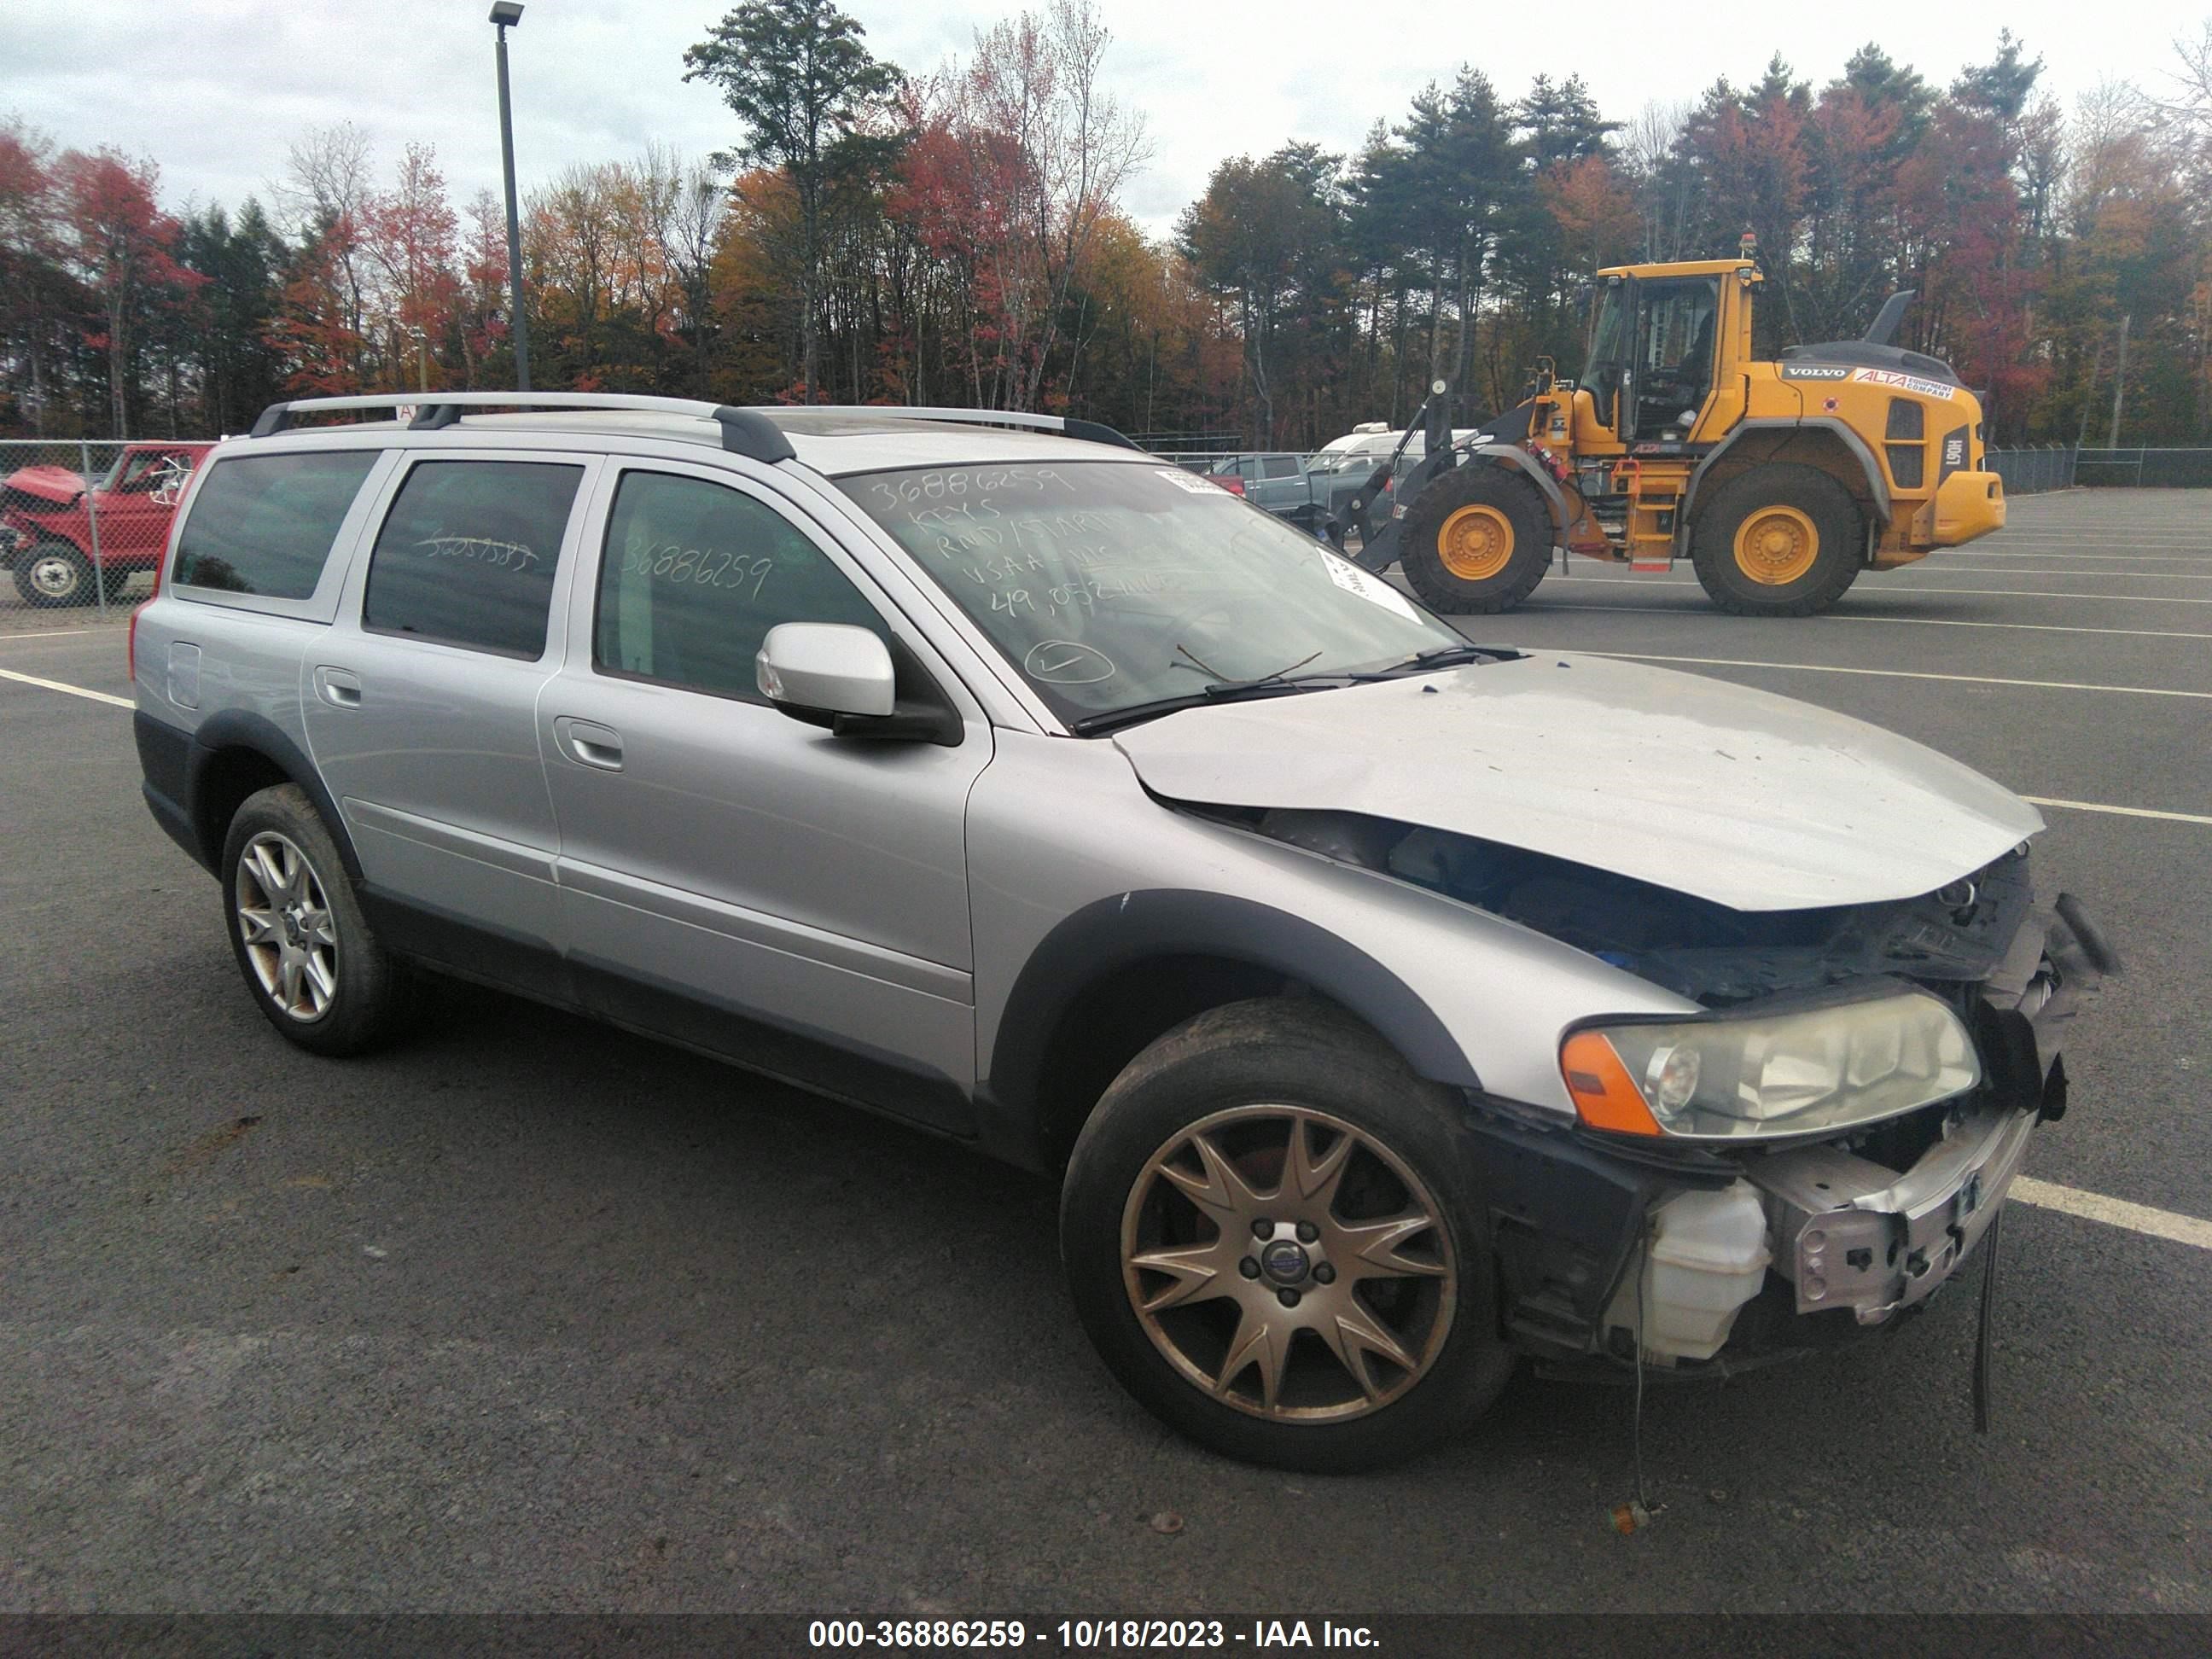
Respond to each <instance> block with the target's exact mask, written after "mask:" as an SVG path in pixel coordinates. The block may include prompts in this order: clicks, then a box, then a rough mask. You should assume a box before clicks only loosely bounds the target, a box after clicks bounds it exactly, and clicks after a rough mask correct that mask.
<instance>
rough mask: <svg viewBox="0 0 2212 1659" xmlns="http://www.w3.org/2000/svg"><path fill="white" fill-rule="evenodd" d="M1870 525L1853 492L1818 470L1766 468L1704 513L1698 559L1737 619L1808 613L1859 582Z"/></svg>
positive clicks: (1694, 538) (1726, 490)
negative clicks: (1864, 519)
mask: <svg viewBox="0 0 2212 1659" xmlns="http://www.w3.org/2000/svg"><path fill="white" fill-rule="evenodd" d="M1864 542H1865V526H1864V524H1863V520H1861V519H1860V517H1859V509H1858V504H1857V502H1856V501H1852V499H1851V497H1850V491H1849V490H1847V489H1844V487H1843V485H1841V484H1840V483H1837V482H1836V480H1835V479H1833V478H1832V477H1829V476H1828V475H1827V474H1826V473H1825V472H1823V471H1820V469H1819V468H1818V467H1811V466H1799V465H1788V464H1783V465H1764V466H1759V467H1757V468H1755V469H1754V470H1753V471H1749V472H1747V473H1745V474H1744V475H1743V476H1742V477H1738V478H1733V479H1730V480H1729V482H1728V483H1726V484H1724V485H1723V486H1722V488H1721V489H1720V492H1719V494H1717V495H1715V496H1714V497H1713V501H1712V505H1711V507H1707V508H1706V509H1705V511H1704V512H1703V513H1699V515H1698V522H1697V525H1696V526H1695V527H1694V528H1693V529H1692V531H1691V532H1690V548H1691V556H1692V564H1693V565H1694V566H1695V568H1696V569H1697V573H1698V580H1699V583H1700V585H1702V586H1704V588H1705V592H1706V593H1707V595H1708V596H1709V597H1711V599H1712V602H1713V603H1714V604H1715V605H1718V606H1719V607H1720V608H1721V609H1722V610H1723V611H1729V612H1730V613H1731V614H1733V615H1735V616H1738V617H1809V616H1812V615H1814V613H1815V612H1817V611H1826V609H1827V608H1828V607H1829V606H1830V605H1833V604H1835V602H1836V601H1837V600H1838V599H1841V598H1843V596H1844V591H1845V590H1846V589H1847V588H1849V587H1850V585H1851V584H1852V583H1853V582H1854V581H1856V580H1858V574H1859V568H1860V557H1861V554H1862V552H1863V544H1864Z"/></svg>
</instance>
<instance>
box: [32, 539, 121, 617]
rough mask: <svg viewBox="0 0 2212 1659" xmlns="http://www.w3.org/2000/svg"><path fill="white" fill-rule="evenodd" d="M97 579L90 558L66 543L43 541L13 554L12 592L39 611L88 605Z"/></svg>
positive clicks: (95, 588) (96, 589) (96, 587)
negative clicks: (13, 585) (13, 577)
mask: <svg viewBox="0 0 2212 1659" xmlns="http://www.w3.org/2000/svg"><path fill="white" fill-rule="evenodd" d="M99 580H100V579H99V578H98V577H97V576H96V575H94V573H93V568H92V561H91V560H90V559H88V558H86V557H85V556H84V555H83V554H82V553H80V552H79V551H77V550H76V548H74V547H71V546H70V544H68V543H67V542H57V541H44V542H40V543H39V544H37V545H36V546H34V547H33V548H32V549H31V550H30V551H29V552H27V553H19V554H17V555H16V556H15V593H16V596H17V597H18V598H19V599H21V600H22V601H23V603H24V604H25V605H36V606H38V607H40V609H42V610H58V609H60V608H61V607H63V606H65V605H90V604H91V603H92V602H93V600H94V597H95V595H96V594H97V592H98V591H99Z"/></svg>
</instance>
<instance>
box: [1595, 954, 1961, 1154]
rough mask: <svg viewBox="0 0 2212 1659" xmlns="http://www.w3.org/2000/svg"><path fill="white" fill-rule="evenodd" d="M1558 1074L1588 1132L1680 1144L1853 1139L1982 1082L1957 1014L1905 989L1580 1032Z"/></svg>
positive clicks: (1923, 995) (1926, 997)
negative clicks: (1855, 1130)
mask: <svg viewBox="0 0 2212 1659" xmlns="http://www.w3.org/2000/svg"><path fill="white" fill-rule="evenodd" d="M1559 1070H1560V1072H1561V1073H1563V1074H1564V1075H1565V1079H1566V1083H1567V1092H1568V1093H1569V1094H1571V1096H1573V1097H1574V1102H1575V1109H1576V1110H1577V1112H1578V1113H1580V1114H1581V1115H1582V1120H1583V1122H1585V1123H1587V1124H1589V1126H1590V1127H1593V1128H1599V1129H1611V1130H1614V1131H1616V1132H1620V1133H1628V1134H1642V1135H1668V1136H1671V1137H1675V1138H1679V1139H1686V1140H1741V1139H1757V1138H1773V1137H1778V1136H1784V1135H1802V1134H1810V1133H1818V1132H1820V1131H1826V1130H1833V1129H1845V1128H1850V1127H1852V1126H1854V1125H1856V1124H1861V1123H1871V1122H1874V1121H1876V1120H1878V1119H1881V1118H1886V1117H1895V1116H1896V1115H1898V1114H1899V1113H1900V1112H1909V1111H1911V1110H1912V1109H1914V1108H1915V1107H1917V1106H1925V1105H1928V1104H1929V1103H1931V1102H1934V1101H1938V1100H1945V1099H1948V1098H1949V1097H1951V1096H1953V1095H1957V1094H1963V1093H1965V1092H1966V1091H1967V1090H1969V1089H1971V1088H1972V1087H1973V1086H1974V1085H1976V1084H1978V1083H1979V1082H1980V1081H1981V1080H1982V1067H1981V1060H1980V1059H1979V1057H1978V1055H1977V1054H1975V1052H1974V1044H1973V1039H1972V1037H1971V1036H1968V1035H1967V1032H1966V1026H1965V1025H1964V1024H1961V1023H1960V1019H1959V1017H1958V1015H1956V1014H1955V1013H1954V1012H1952V1011H1951V1009H1950V1008H1949V1006H1947V1005H1946V1004H1945V1003H1943V1002H1942V1001H1941V1000H1938V999H1937V998H1936V997H1933V996H1931V995H1929V994H1928V993H1927V992H1925V991H1919V990H1911V989H1906V988H1904V987H1899V988H1898V989H1896V990H1895V991H1893V992H1892V993H1890V994H1887V995H1882V996H1875V997H1870V998H1865V999H1862V1000H1855V1001H1849V1002H1827V1003H1825V1004H1822V1005H1820V1006H1811V1007H1802V1008H1796V1009H1793V1010H1790V1011H1789V1012H1778V1013H1765V1014H1753V1015H1751V1016H1749V1017H1729V1016H1723V1017H1721V1018H1713V1019H1702V1020H1686V1021H1683V1022H1680V1023H1679V1024H1663V1025H1661V1024H1620V1025H1596V1026H1589V1027H1585V1028H1584V1029H1583V1030H1577V1031H1574V1032H1571V1033H1570V1034H1569V1035H1568V1036H1567V1040H1566V1041H1565V1042H1564V1043H1563V1044H1561V1045H1560V1048H1559Z"/></svg>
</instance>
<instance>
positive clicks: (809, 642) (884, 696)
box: [753, 623, 965, 748]
mask: <svg viewBox="0 0 2212 1659" xmlns="http://www.w3.org/2000/svg"><path fill="white" fill-rule="evenodd" d="M753 665H754V672H755V673H756V675H757V677H758V680H759V684H760V689H761V695H762V696H765V697H766V698H767V699H768V700H769V702H770V703H772V704H773V705H774V706H775V708H776V710H777V712H779V713H780V714H788V715H789V716H790V717H791V718H792V719H793V720H799V721H801V722H803V723H804V724H805V725H808V726H823V727H826V728H827V729H828V730H829V731H830V732H833V733H834V734H836V736H838V737H841V738H876V739H878V741H884V742H908V743H934V744H942V745H944V746H945V747H947V748H957V747H958V746H959V744H960V742H961V739H962V738H963V735H964V732H965V726H964V725H963V722H962V720H961V718H960V711H959V710H958V709H957V708H954V707H953V705H952V703H951V702H950V701H949V700H948V699H947V698H946V697H945V694H944V692H943V691H942V690H939V687H938V686H937V684H936V683H935V682H934V681H933V680H932V679H931V678H929V674H928V671H927V670H926V669H924V668H923V667H922V666H921V664H920V663H918V662H916V661H915V658H914V653H912V652H910V651H908V649H907V648H906V647H904V646H903V645H901V646H896V647H891V646H886V645H885V644H884V641H883V640H882V639H881V637H880V636H878V635H877V634H876V633H875V632H874V630H872V629H866V628H854V627H851V626H849V625H848V624H846V623H778V624H777V625H776V626H775V627H774V628H771V629H769V630H768V637H767V638H766V639H765V640H763V641H761V648H760V652H759V654H758V655H757V656H756V657H755V658H754V659H753Z"/></svg>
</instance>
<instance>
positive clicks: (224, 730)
mask: <svg viewBox="0 0 2212 1659" xmlns="http://www.w3.org/2000/svg"><path fill="white" fill-rule="evenodd" d="M227 749H250V750H252V751H253V752H254V753H256V754H258V755H259V756H261V757H263V758H264V759H266V760H268V761H270V762H271V763H274V764H275V765H276V768H277V769H278V770H280V771H282V772H283V774H284V775H285V776H286V777H287V778H288V779H289V780H290V781H292V782H294V783H296V784H298V785H299V786H300V787H301V788H302V789H304V790H305V791H307V799H309V800H310V801H312V802H313V803H314V807H315V811H318V812H319V813H321V814H322V817H323V824H324V827H325V829H328V830H329V831H330V832H331V840H332V841H333V842H337V849H338V859H339V860H340V862H342V863H343V865H344V866H345V872H346V874H347V876H348V877H349V878H351V879H352V881H353V882H354V884H356V886H358V885H359V884H361V881H362V873H361V859H360V857H359V855H357V854H356V853H355V851H354V847H353V836H351V835H350V834H349V833H348V831H347V829H346V822H345V817H344V815H343V813H341V812H340V811H338V806H337V802H336V801H334V800H332V799H331V793H330V791H329V790H327V789H325V787H323V780H322V775H321V774H320V773H319V772H318V771H317V770H316V769H315V764H314V763H313V761H311V760H309V759H308V758H307V754H306V752H305V751H304V750H301V747H300V745H299V744H296V743H295V742H294V741H293V740H292V738H291V737H290V736H289V734H288V733H287V732H285V731H284V729H283V727H282V726H278V725H277V724H276V722H275V721H274V720H270V718H269V717H268V716H267V715H265V714H255V713H253V712H252V710H251V709H246V708H225V709H222V710H221V711H219V712H218V713H216V714H210V715H209V716H208V718H207V719H206V720H203V721H202V722H201V723H200V726H199V729H198V730H197V731H196V732H193V733H192V746H191V755H190V756H189V757H188V758H187V759H186V761H185V804H186V805H187V807H188V808H189V810H190V811H191V818H192V824H193V827H194V829H196V830H197V831H198V832H199V835H200V838H201V850H202V853H203V854H204V856H203V857H202V858H201V860H200V862H201V863H202V864H204V865H205V866H207V867H208V868H209V869H210V870H215V869H216V868H217V867H218V866H220V864H221V863H222V848H221V847H220V846H216V847H209V846H207V845H206V824H205V813H204V799H203V797H204V794H205V792H206V789H207V785H208V769H209V768H210V766H211V765H213V763H214V762H215V759H216V756H217V755H218V754H219V753H221V752H222V750H227Z"/></svg>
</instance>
